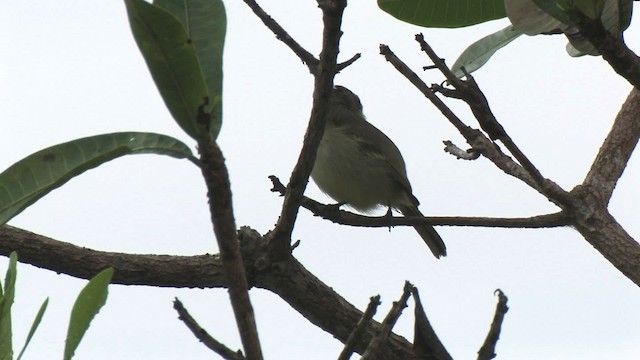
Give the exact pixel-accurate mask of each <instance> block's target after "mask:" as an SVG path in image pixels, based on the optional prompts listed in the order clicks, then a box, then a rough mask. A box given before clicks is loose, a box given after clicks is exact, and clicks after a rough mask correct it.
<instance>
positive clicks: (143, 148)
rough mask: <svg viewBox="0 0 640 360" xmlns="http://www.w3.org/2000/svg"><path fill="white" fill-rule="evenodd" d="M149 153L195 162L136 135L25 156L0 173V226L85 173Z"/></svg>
mask: <svg viewBox="0 0 640 360" xmlns="http://www.w3.org/2000/svg"><path fill="white" fill-rule="evenodd" d="M151 153H153V154H160V155H168V156H171V157H175V158H183V159H184V158H187V159H189V160H191V161H194V162H196V161H197V160H195V159H194V157H193V155H192V153H191V150H190V149H189V148H188V147H187V146H186V145H185V144H183V143H182V142H180V141H179V140H176V139H174V138H172V137H169V136H165V135H160V134H153V133H140V132H123V133H113V134H103V135H96V136H91V137H87V138H82V139H77V140H73V141H70V142H67V143H63V144H59V145H55V146H52V147H50V148H47V149H44V150H41V151H38V152H36V153H34V154H32V155H29V156H27V157H26V158H24V159H22V160H20V161H18V162H17V163H15V164H13V165H12V166H11V167H9V168H8V169H7V170H5V171H4V172H2V173H0V224H4V223H6V222H7V221H9V220H10V219H11V218H13V217H14V216H16V215H17V214H19V213H20V212H21V211H22V210H24V209H25V208H26V207H28V206H29V205H31V204H33V203H34V202H36V201H37V200H38V199H40V198H42V197H43V196H44V195H46V194H47V193H49V192H50V191H51V190H53V189H56V188H58V187H60V186H62V185H63V184H65V183H66V182H67V181H69V180H70V179H71V178H73V177H75V176H77V175H80V174H82V173H83V172H85V171H87V170H89V169H92V168H95V167H97V166H99V165H101V164H104V163H106V162H108V161H110V160H113V159H115V158H118V157H120V156H123V155H129V154H151Z"/></svg>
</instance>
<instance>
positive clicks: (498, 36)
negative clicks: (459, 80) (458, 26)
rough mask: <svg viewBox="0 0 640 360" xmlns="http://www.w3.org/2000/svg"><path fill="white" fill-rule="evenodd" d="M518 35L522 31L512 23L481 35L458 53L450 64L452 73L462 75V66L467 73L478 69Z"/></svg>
mask: <svg viewBox="0 0 640 360" xmlns="http://www.w3.org/2000/svg"><path fill="white" fill-rule="evenodd" d="M520 35H522V32H520V31H518V30H516V29H515V28H514V27H513V26H512V25H509V26H507V27H506V28H504V29H502V30H499V31H497V32H495V33H493V34H491V35H487V36H485V37H483V38H482V39H480V40H478V41H476V42H475V43H473V44H471V45H470V46H469V47H468V48H466V49H465V50H464V51H463V52H462V54H460V57H458V59H457V60H456V62H455V63H454V64H453V65H452V66H451V69H452V70H453V73H454V74H455V75H456V76H457V77H462V76H463V73H462V70H461V67H464V68H465V70H467V72H468V73H472V72H474V71H476V70H478V69H479V68H480V67H482V66H483V65H484V64H486V63H487V61H489V59H490V58H491V56H493V54H495V52H496V51H498V50H499V49H501V48H503V47H504V46H506V45H507V44H508V43H510V42H512V41H513V40H515V39H516V38H517V37H519V36H520Z"/></svg>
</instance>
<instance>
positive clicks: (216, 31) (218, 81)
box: [153, 0, 227, 138]
mask: <svg viewBox="0 0 640 360" xmlns="http://www.w3.org/2000/svg"><path fill="white" fill-rule="evenodd" d="M153 3H154V5H157V6H159V7H161V8H163V9H165V10H167V11H168V12H170V13H171V14H172V15H173V16H175V17H176V18H177V19H178V20H179V21H180V23H181V24H182V26H183V27H184V28H185V29H186V31H187V34H188V36H189V38H190V39H191V40H192V41H193V45H194V46H195V50H196V55H197V56H198V61H199V62H200V67H201V69H202V74H203V76H204V80H205V82H206V84H207V88H208V89H209V96H210V98H211V101H212V104H213V105H214V108H213V110H212V113H211V115H212V120H211V133H212V134H213V136H214V138H216V137H217V135H218V133H219V131H220V127H221V126H222V75H223V73H222V54H223V50H224V40H225V34H226V29H227V16H226V13H225V9H224V4H223V3H222V1H221V0H155V1H154V2H153Z"/></svg>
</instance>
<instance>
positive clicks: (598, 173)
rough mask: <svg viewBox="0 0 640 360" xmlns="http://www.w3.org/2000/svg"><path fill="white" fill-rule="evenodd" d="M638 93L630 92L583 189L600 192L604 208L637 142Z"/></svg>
mask: <svg viewBox="0 0 640 360" xmlns="http://www.w3.org/2000/svg"><path fill="white" fill-rule="evenodd" d="M639 118H640V92H639V91H638V89H635V88H634V89H633V90H632V91H631V93H630V94H629V96H628V97H627V100H626V101H625V102H624V104H623V105H622V109H620V112H619V113H618V116H617V117H616V120H615V121H614V123H613V126H612V127H611V130H610V131H609V135H607V138H606V139H605V141H604V143H603V144H602V146H601V147H600V151H599V152H598V155H597V156H596V158H595V160H594V162H593V164H592V165H591V168H590V169H589V173H588V174H587V176H586V178H585V180H584V182H583V185H585V186H590V187H592V188H594V189H596V190H597V191H599V192H600V194H601V196H602V200H603V201H604V202H605V204H607V203H608V202H609V200H610V199H611V195H612V194H613V189H614V188H615V186H616V183H617V182H618V179H620V177H621V176H622V173H623V172H624V169H625V168H626V167H627V163H628V162H629V158H631V154H632V153H633V150H634V149H635V147H636V144H637V143H638V139H639V138H640V121H638V119H639Z"/></svg>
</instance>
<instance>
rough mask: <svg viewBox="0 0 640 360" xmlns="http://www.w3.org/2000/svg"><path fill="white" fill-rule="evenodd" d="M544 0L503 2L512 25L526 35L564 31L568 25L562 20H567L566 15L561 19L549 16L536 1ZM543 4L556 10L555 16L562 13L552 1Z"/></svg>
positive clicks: (511, 0)
mask: <svg viewBox="0 0 640 360" xmlns="http://www.w3.org/2000/svg"><path fill="white" fill-rule="evenodd" d="M542 1H546V0H508V1H506V3H505V8H506V11H507V16H508V17H509V21H511V24H512V25H513V27H515V28H516V29H518V30H519V31H521V32H523V33H525V34H527V35H532V36H533V35H538V34H542V33H553V32H558V31H564V30H565V29H567V28H568V27H569V26H568V25H567V24H566V23H565V22H563V21H569V19H568V17H567V16H566V15H564V16H565V18H564V19H563V21H560V20H558V19H556V18H555V17H553V16H551V15H550V14H549V13H547V12H546V11H545V10H543V9H542V8H540V6H539V4H538V2H542ZM544 6H546V7H548V8H549V9H550V10H553V11H556V12H557V14H556V16H561V15H563V14H564V13H563V12H562V11H561V10H560V9H559V8H558V7H557V6H556V3H555V1H554V2H553V3H551V2H548V3H545V4H544Z"/></svg>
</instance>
